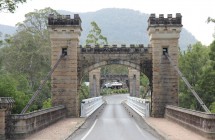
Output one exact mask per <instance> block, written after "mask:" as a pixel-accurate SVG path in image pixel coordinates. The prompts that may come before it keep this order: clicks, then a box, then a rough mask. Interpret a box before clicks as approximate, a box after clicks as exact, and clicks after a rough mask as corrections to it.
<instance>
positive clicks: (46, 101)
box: [43, 98, 52, 109]
mask: <svg viewBox="0 0 215 140" xmlns="http://www.w3.org/2000/svg"><path fill="white" fill-rule="evenodd" d="M50 107H52V103H51V98H48V99H47V100H45V101H44V102H43V109H45V108H50Z"/></svg>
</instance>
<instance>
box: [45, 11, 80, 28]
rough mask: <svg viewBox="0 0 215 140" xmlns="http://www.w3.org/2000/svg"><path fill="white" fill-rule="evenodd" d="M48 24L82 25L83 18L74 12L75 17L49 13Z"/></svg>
mask: <svg viewBox="0 0 215 140" xmlns="http://www.w3.org/2000/svg"><path fill="white" fill-rule="evenodd" d="M48 25H62V26H64V25H79V26H81V18H80V16H79V14H74V18H71V16H70V15H54V14H49V16H48Z"/></svg>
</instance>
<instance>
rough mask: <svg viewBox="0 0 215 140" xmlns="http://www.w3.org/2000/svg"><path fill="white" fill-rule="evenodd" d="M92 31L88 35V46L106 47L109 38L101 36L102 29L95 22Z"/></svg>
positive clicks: (92, 23) (92, 24)
mask: <svg viewBox="0 0 215 140" xmlns="http://www.w3.org/2000/svg"><path fill="white" fill-rule="evenodd" d="M91 27H92V29H91V30H90V32H89V34H88V35H87V40H86V44H87V45H104V44H105V45H106V44H108V41H107V38H106V37H105V36H103V35H102V34H101V32H102V31H101V29H100V28H99V26H98V25H97V23H96V22H95V21H92V22H91Z"/></svg>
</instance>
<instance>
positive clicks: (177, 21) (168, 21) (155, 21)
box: [148, 13, 182, 27]
mask: <svg viewBox="0 0 215 140" xmlns="http://www.w3.org/2000/svg"><path fill="white" fill-rule="evenodd" d="M148 25H149V27H150V26H166V25H168V26H179V27H182V15H181V14H180V13H176V16H175V17H172V14H167V17H164V14H159V17H156V15H155V14H151V15H150V16H149V19H148Z"/></svg>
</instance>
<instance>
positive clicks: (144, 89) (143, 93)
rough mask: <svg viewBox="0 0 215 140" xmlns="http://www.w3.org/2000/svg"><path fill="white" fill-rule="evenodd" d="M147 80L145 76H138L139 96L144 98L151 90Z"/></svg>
mask: <svg viewBox="0 0 215 140" xmlns="http://www.w3.org/2000/svg"><path fill="white" fill-rule="evenodd" d="M149 84H150V83H149V79H148V77H147V76H146V75H145V74H141V75H140V86H141V88H140V96H141V97H142V98H146V95H147V93H148V92H149V91H150V90H151V89H150V86H149Z"/></svg>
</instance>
